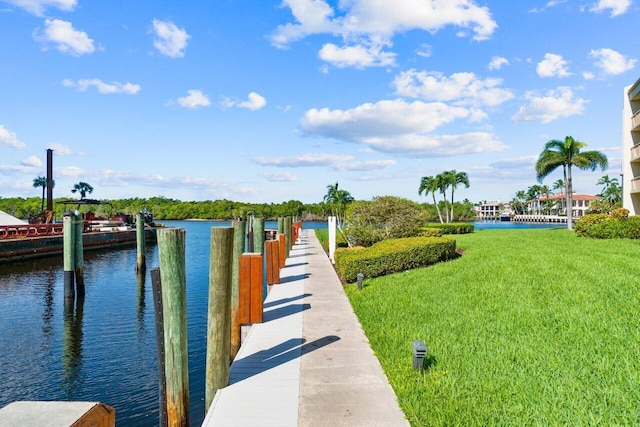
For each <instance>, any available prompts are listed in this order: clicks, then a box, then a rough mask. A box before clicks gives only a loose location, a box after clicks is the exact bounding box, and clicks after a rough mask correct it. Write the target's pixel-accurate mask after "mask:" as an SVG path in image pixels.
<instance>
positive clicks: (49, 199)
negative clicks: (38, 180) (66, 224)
mask: <svg viewBox="0 0 640 427" xmlns="http://www.w3.org/2000/svg"><path fill="white" fill-rule="evenodd" d="M47 210H48V211H53V150H52V149H51V148H47Z"/></svg>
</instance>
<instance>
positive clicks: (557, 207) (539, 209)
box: [527, 193, 601, 218]
mask: <svg viewBox="0 0 640 427" xmlns="http://www.w3.org/2000/svg"><path fill="white" fill-rule="evenodd" d="M566 199H567V198H566V196H565V194H564V193H559V194H550V195H549V196H546V195H544V196H540V197H538V198H536V199H532V200H529V201H528V202H527V211H528V212H529V213H535V214H541V215H561V216H566V215H567V209H566ZM600 199H601V197H599V196H591V195H588V194H573V197H572V200H573V203H572V205H573V217H574V218H580V217H582V216H584V214H585V213H586V212H587V210H588V209H589V203H591V202H592V201H594V200H600Z"/></svg>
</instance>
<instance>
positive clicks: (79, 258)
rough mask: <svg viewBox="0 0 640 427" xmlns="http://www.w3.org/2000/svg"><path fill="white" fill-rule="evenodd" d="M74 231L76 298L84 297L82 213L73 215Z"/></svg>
mask: <svg viewBox="0 0 640 427" xmlns="http://www.w3.org/2000/svg"><path fill="white" fill-rule="evenodd" d="M74 219H75V220H74V224H75V233H74V235H73V240H74V251H75V253H74V259H73V266H74V270H75V278H76V295H77V296H78V298H84V243H83V240H82V239H83V237H82V233H83V231H84V221H83V220H82V215H75V216H74Z"/></svg>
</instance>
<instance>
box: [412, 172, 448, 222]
mask: <svg viewBox="0 0 640 427" xmlns="http://www.w3.org/2000/svg"><path fill="white" fill-rule="evenodd" d="M437 190H438V181H437V177H433V176H423V177H422V179H420V187H418V194H419V195H422V193H423V192H424V193H431V196H432V197H433V204H434V205H435V206H436V210H437V211H438V218H440V223H443V222H444V221H443V220H442V213H441V212H440V206H438V202H436V191H437Z"/></svg>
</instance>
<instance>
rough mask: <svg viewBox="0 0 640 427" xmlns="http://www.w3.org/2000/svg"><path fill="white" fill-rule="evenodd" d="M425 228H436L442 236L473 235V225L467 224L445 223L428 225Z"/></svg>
mask: <svg viewBox="0 0 640 427" xmlns="http://www.w3.org/2000/svg"><path fill="white" fill-rule="evenodd" d="M426 227H427V228H438V229H440V230H442V234H469V233H473V230H474V227H473V224H471V223H468V222H445V223H439V222H434V223H429V224H427V225H426Z"/></svg>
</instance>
